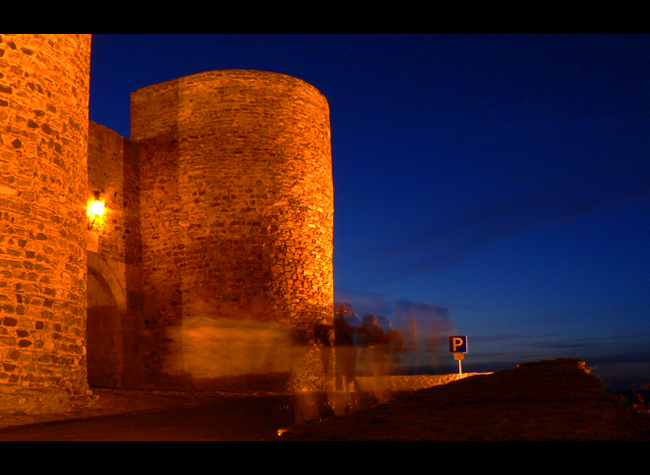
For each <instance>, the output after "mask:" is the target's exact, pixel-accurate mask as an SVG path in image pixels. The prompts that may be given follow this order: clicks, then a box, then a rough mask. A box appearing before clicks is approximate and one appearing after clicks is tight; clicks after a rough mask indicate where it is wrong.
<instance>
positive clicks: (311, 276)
mask: <svg viewBox="0 0 650 475" xmlns="http://www.w3.org/2000/svg"><path fill="white" fill-rule="evenodd" d="M131 102H132V107H131V110H132V112H131V114H132V121H131V124H132V132H131V139H132V140H133V141H135V142H137V143H138V144H140V145H141V146H142V147H143V148H144V149H145V150H146V156H145V157H144V158H143V160H142V162H141V168H140V173H141V203H142V211H141V212H142V247H143V252H142V260H143V266H142V267H143V289H144V294H145V321H146V325H147V329H148V330H149V331H150V335H151V338H150V339H149V342H150V346H149V348H148V354H147V356H148V360H147V365H148V367H159V368H160V371H161V372H165V371H166V370H165V367H164V366H165V365H164V359H165V357H166V356H168V355H170V352H171V353H173V352H176V354H177V356H178V358H181V359H183V358H185V357H186V356H187V355H186V354H184V353H186V350H187V345H186V344H185V343H183V342H180V346H184V348H179V345H178V343H179V342H178V341H176V343H177V345H176V347H174V346H173V345H170V344H168V343H167V341H166V339H165V337H164V335H165V334H167V333H168V331H169V328H170V327H173V328H176V329H178V328H181V330H182V327H183V326H186V325H188V324H190V325H193V324H195V323H196V322H197V321H199V320H200V321H201V322H202V324H207V325H220V326H222V323H223V324H225V325H231V324H232V321H241V320H252V321H255V322H258V323H259V322H264V321H267V322H276V323H285V324H287V326H289V325H290V326H292V327H293V328H295V329H296V333H297V335H298V340H299V341H298V347H299V348H301V351H303V352H306V353H305V354H302V355H301V356H300V357H299V358H298V360H297V361H302V362H309V363H306V364H307V365H312V366H315V365H316V361H318V364H320V359H319V356H318V352H317V350H314V335H313V333H314V328H315V327H316V326H317V325H318V324H324V323H327V322H328V321H329V320H331V318H332V314H333V308H332V307H333V282H332V279H333V276H332V246H333V244H332V241H333V190H332V168H331V145H330V123H329V106H328V104H327V101H326V100H325V98H324V97H323V96H322V94H321V93H320V92H319V91H317V90H316V89H315V88H313V87H312V86H310V85H308V84H306V83H304V82H302V81H300V80H297V79H295V78H292V77H289V76H285V75H281V74H274V73H264V72H258V71H215V72H208V73H202V74H197V75H193V76H189V77H185V78H181V79H178V80H175V81H169V82H166V83H163V84H158V85H154V86H150V87H148V88H144V89H142V90H139V91H136V92H135V93H134V94H133V95H132V101H131ZM219 322H221V323H219ZM224 322H225V323H224ZM210 328H211V329H212V330H214V327H210ZM274 329H276V330H277V328H275V327H274ZM182 335H185V336H186V335H187V333H186V332H185V333H182ZM224 338H225V337H224ZM277 351H289V350H288V349H282V348H279V347H278V348H277ZM233 357H234V358H240V357H241V356H237V355H233ZM287 358H289V355H287ZM218 366H219V364H218V363H217V362H214V363H213V364H212V368H211V369H210V370H209V371H208V373H209V374H213V375H218V374H220V372H219V371H218ZM226 366H227V365H226ZM180 369H182V370H184V371H185V372H189V373H194V371H195V369H196V368H193V367H192V363H190V362H189V360H188V359H187V358H185V359H184V360H183V363H182V364H181V368H180ZM201 370H202V371H203V372H205V368H202V369H201ZM224 371H225V368H224ZM296 373H300V374H301V375H302V376H300V377H298V380H299V381H295V382H294V383H295V384H296V385H298V386H301V387H308V388H311V387H312V386H313V385H314V384H316V383H317V381H319V380H322V378H321V377H320V376H316V375H315V373H314V369H313V368H312V370H299V371H296ZM226 374H228V373H227V372H226Z"/></svg>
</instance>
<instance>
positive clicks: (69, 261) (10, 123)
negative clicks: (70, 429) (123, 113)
mask: <svg viewBox="0 0 650 475" xmlns="http://www.w3.org/2000/svg"><path fill="white" fill-rule="evenodd" d="M90 46H91V35H82V34H40V35H39V34H13V35H10V34H6V35H5V34H3V35H0V385H2V386H3V398H2V400H1V401H0V410H5V409H6V407H4V406H6V405H7V404H12V403H11V401H16V402H15V404H13V405H14V406H16V405H17V406H20V407H23V408H24V410H25V411H27V410H29V400H31V399H33V398H31V396H29V394H39V395H41V397H37V398H36V399H48V397H49V396H48V395H51V399H53V400H57V401H60V403H57V404H54V406H55V407H56V408H60V407H62V406H65V403H66V398H61V393H62V392H63V393H65V394H67V395H68V397H74V396H79V395H84V394H85V393H86V392H87V389H88V385H87V375H86V374H87V368H86V343H85V338H86V335H85V331H86V297H85V290H86V281H85V279H86V222H87V221H86V201H87V188H88V183H87V156H88V102H89V84H90ZM21 391H23V392H24V393H25V395H24V396H23V397H21V396H20V393H21ZM9 393H15V394H18V397H15V398H14V397H10V396H8V394H9ZM28 393H29V394H28ZM5 396H6V397H5ZM21 405H23V406H21ZM36 406H38V407H40V408H41V409H40V410H46V409H42V408H43V407H53V406H52V405H48V404H42V403H39V402H37V403H36ZM20 407H13V408H12V409H16V410H18V409H20Z"/></svg>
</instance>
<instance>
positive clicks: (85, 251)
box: [0, 34, 334, 412]
mask: <svg viewBox="0 0 650 475" xmlns="http://www.w3.org/2000/svg"><path fill="white" fill-rule="evenodd" d="M90 46H91V35H75V34H69V35H37V34H34V35H0V393H1V394H0V405H2V407H0V412H2V411H7V410H16V408H17V407H18V406H20V407H19V408H18V409H19V410H22V411H25V412H28V411H30V410H31V411H36V412H38V411H55V410H59V409H61V408H62V407H64V406H66V404H68V403H69V401H70V398H71V397H75V396H79V398H81V395H83V394H88V393H89V387H90V386H103V387H131V388H138V387H187V386H188V385H189V386H191V387H197V386H201V385H204V384H206V381H214V380H218V379H222V380H223V379H224V378H225V379H226V380H228V381H231V380H232V377H245V378H244V380H246V381H254V384H258V383H261V384H263V383H264V381H269V378H267V379H266V380H265V379H264V378H265V377H267V376H269V375H273V374H285V373H286V374H288V375H290V378H289V381H288V382H289V386H288V387H287V389H290V390H294V391H302V390H319V389H323V388H324V387H325V386H327V385H328V384H330V379H329V376H331V369H332V368H331V361H330V364H329V365H326V366H324V365H323V359H322V358H321V356H322V354H321V346H320V345H321V343H322V342H321V341H319V338H318V335H317V334H316V332H317V328H319V326H320V325H323V324H327V323H330V322H331V319H332V316H333V308H332V307H333V270H332V254H333V212H334V210H333V185H332V168H331V141H330V125H329V106H328V104H327V101H326V99H325V98H324V97H323V96H322V94H321V93H320V92H319V91H317V90H316V89H315V88H314V87H312V86H311V85H309V84H306V83H304V82H302V81H300V80H298V79H295V78H292V77H289V76H285V75H282V74H275V73H266V72H259V71H242V70H236V71H214V72H208V73H201V74H196V75H193V76H188V77H185V78H180V79H177V80H174V81H169V82H166V83H163V84H158V85H154V86H150V87H147V88H144V89H141V90H139V91H136V92H134V93H133V94H132V97H131V108H132V111H131V114H132V117H131V121H132V132H131V137H130V138H125V137H121V136H120V135H119V134H117V133H116V132H114V131H112V130H110V129H108V128H106V127H104V126H102V125H99V124H95V123H92V122H90V121H89V120H88V99H89V81H90ZM94 196H97V197H99V199H100V200H101V201H103V202H104V203H105V209H106V212H105V214H104V216H102V217H101V218H99V219H98V220H97V221H96V222H94V226H93V228H92V229H91V230H89V229H88V218H87V215H86V209H87V206H88V204H89V200H90V199H91V198H92V197H94ZM206 363H207V364H206ZM328 371H329V373H328ZM251 375H253V376H255V375H257V376H262V379H257V380H255V379H254V378H253V380H250V379H246V377H248V376H251ZM228 378H230V379H228ZM272 379H273V378H270V380H272ZM27 400H29V401H32V402H33V404H32V403H25V401H27ZM26 404H27V405H26ZM30 404H31V409H30V408H28V407H27V406H29V405H30Z"/></svg>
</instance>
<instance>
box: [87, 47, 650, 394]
mask: <svg viewBox="0 0 650 475" xmlns="http://www.w3.org/2000/svg"><path fill="white" fill-rule="evenodd" d="M216 69H256V70H266V71H274V72H279V73H284V74H289V75H292V76H295V77H297V78H300V79H303V80H305V81H307V82H309V83H311V84H313V85H314V86H316V87H317V88H318V89H320V91H321V92H322V93H323V94H324V95H325V96H326V97H327V99H328V100H329V103H330V107H331V120H332V145H333V166H334V186H335V196H336V202H335V205H336V214H335V257H334V263H335V274H334V277H335V287H336V298H337V300H345V301H348V302H351V303H352V304H353V305H354V306H355V309H356V311H357V313H359V315H361V314H363V313H365V312H373V313H377V314H380V315H385V316H387V317H388V318H390V319H391V320H393V321H397V320H399V314H400V311H401V310H402V309H403V308H405V306H406V305H408V306H409V308H411V309H413V311H417V312H419V314H420V315H422V318H424V319H426V318H429V319H431V320H433V321H437V322H438V323H440V322H442V323H444V325H446V327H445V328H446V329H447V330H448V331H449V332H451V331H453V332H456V333H460V334H465V335H468V337H469V353H468V354H467V357H466V360H465V362H464V363H463V368H464V369H465V370H466V371H491V370H496V369H502V368H508V367H512V366H514V365H516V364H518V363H522V362H528V361H537V360H540V359H549V358H563V357H570V358H580V359H582V360H584V361H586V362H587V364H588V365H590V366H598V371H597V372H596V373H595V374H596V375H597V376H599V377H601V379H603V380H604V381H605V382H606V383H607V384H612V385H614V386H615V385H622V386H624V387H627V386H629V385H637V386H638V385H640V384H643V383H645V384H647V383H650V247H649V245H648V244H649V243H650V107H649V99H650V91H649V89H648V78H649V77H650V36H649V35H261V34H260V35H216V34H194V35H188V34H168V35H148V34H137V35H108V34H97V35H94V40H93V57H92V82H91V104H90V117H91V119H92V120H94V121H95V122H98V123H100V124H103V125H105V126H107V127H110V128H112V129H114V130H116V131H117V132H119V133H121V134H122V135H124V136H126V137H128V136H129V94H130V93H131V92H133V91H135V90H136V89H138V88H141V87H144V86H148V85H151V84H156V83H159V82H162V81H165V80H169V79H174V78H177V77H181V76H185V75H189V74H194V73H198V72H203V71H208V70H216ZM445 351H446V349H445V350H444V351H443V352H442V353H441V354H440V355H439V357H438V358H435V360H436V363H437V364H440V365H443V366H444V364H447V363H453V358H452V357H451V356H450V355H449V353H448V352H446V353H445Z"/></svg>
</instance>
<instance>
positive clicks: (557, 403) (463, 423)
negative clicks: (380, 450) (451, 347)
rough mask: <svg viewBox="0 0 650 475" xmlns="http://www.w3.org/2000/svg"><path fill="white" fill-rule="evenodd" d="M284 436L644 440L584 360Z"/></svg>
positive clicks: (415, 397) (414, 397) (418, 395)
mask: <svg viewBox="0 0 650 475" xmlns="http://www.w3.org/2000/svg"><path fill="white" fill-rule="evenodd" d="M281 440H292V441H298V440H302V441H306V440H413V441H416V440H428V441H433V440H462V441H474V440H475V441H479V440H532V441H541V440H556V441H570V440H575V441H580V440H582V441H596V440H617V441H640V440H650V436H649V434H648V433H647V432H646V433H644V432H642V431H640V430H639V429H638V424H635V422H634V420H633V417H632V415H631V414H630V413H629V412H628V411H626V410H625V409H624V408H623V407H622V406H621V405H620V404H619V403H617V402H616V400H615V397H614V395H612V394H610V393H607V392H606V391H605V390H604V389H603V387H602V385H601V383H600V381H599V380H598V379H597V378H596V377H595V376H593V375H591V374H589V373H588V371H587V370H586V369H585V364H584V363H582V362H580V361H578V360H552V361H542V362H538V363H531V364H523V365H519V366H517V367H516V368H513V369H509V370H504V371H498V372H496V373H493V374H490V375H477V376H472V377H469V378H466V379H463V380H459V381H454V382H451V383H449V384H446V385H441V386H436V387H432V388H428V389H423V390H420V391H416V392H414V393H409V394H403V395H400V396H397V397H394V398H393V399H392V400H390V401H389V402H387V403H385V404H382V405H378V406H375V407H373V408H371V409H368V410H365V411H360V412H357V413H352V414H348V415H344V416H340V417H336V418H332V419H327V420H324V421H322V422H317V423H312V424H307V425H303V426H299V427H295V428H292V429H291V431H289V432H287V433H285V434H284V435H283V436H282V437H281Z"/></svg>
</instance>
